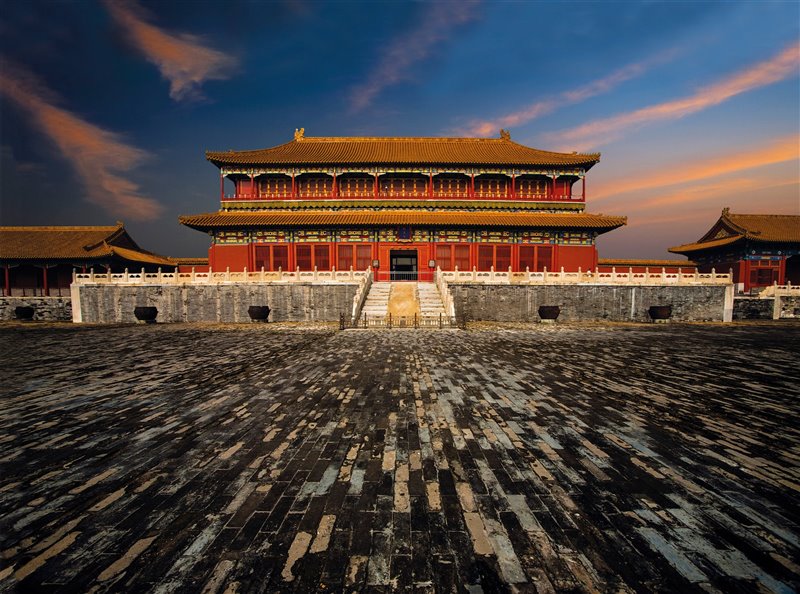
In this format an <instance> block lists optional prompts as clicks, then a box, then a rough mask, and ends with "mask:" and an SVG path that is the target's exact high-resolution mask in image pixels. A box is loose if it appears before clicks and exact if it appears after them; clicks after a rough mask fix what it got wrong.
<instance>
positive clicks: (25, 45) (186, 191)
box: [0, 0, 800, 258]
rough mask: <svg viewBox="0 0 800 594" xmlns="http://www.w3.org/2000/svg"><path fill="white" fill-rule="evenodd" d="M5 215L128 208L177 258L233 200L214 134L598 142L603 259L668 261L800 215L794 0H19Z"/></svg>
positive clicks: (8, 71) (594, 146)
mask: <svg viewBox="0 0 800 594" xmlns="http://www.w3.org/2000/svg"><path fill="white" fill-rule="evenodd" d="M0 18H2V21H0V60H1V61H0V67H1V69H0V222H2V224H4V225H20V224H31V225H38V224H41V225H44V224H49V225H78V224H109V223H113V222H114V221H116V220H123V221H124V222H125V223H126V226H127V227H128V229H129V230H130V231H131V234H132V235H133V237H134V238H135V239H137V241H139V242H140V244H141V245H142V246H143V247H145V248H147V249H150V250H153V251H156V252H159V253H163V254H166V255H173V256H199V255H204V254H205V251H206V249H207V247H208V237H207V236H205V235H203V234H201V233H198V232H196V231H192V230H190V229H186V228H183V227H182V226H180V225H179V224H178V222H177V217H178V216H179V215H181V214H193V213H199V212H209V211H215V210H217V209H218V207H219V189H218V187H219V181H218V172H217V169H216V168H215V167H214V166H213V165H211V164H210V163H208V162H206V161H205V158H204V151H205V150H206V149H209V150H224V149H229V148H233V149H252V148H263V147H267V146H274V145H276V144H281V143H283V142H286V141H288V140H290V139H291V138H292V133H293V131H294V129H295V128H299V127H304V128H305V130H306V135H308V136H354V135H370V136H384V135H385V136H442V135H444V136H461V135H470V136H473V135H478V136H492V137H497V136H498V131H499V129H500V128H501V127H502V128H508V129H510V131H511V136H512V139H513V140H515V141H517V142H521V143H523V144H527V145H529V146H535V147H537V148H542V149H547V150H564V151H572V150H579V151H600V152H601V153H602V158H601V162H600V163H599V164H598V165H597V166H595V167H594V168H593V169H592V171H591V172H590V174H589V176H588V178H587V195H588V198H587V210H588V211H589V212H603V213H606V214H621V215H627V216H628V221H629V224H628V226H627V227H626V228H624V229H620V230H617V231H614V232H612V233H609V234H607V235H605V236H603V237H602V238H601V239H600V240H599V249H600V256H601V257H629V258H663V257H668V255H667V252H666V248H667V247H669V246H672V245H678V244H681V243H686V242H689V241H693V240H695V239H697V238H698V237H700V235H702V234H703V233H704V232H705V231H706V230H707V229H708V228H709V227H710V226H711V224H712V223H713V222H714V221H715V220H716V218H717V217H718V215H719V213H720V211H721V210H722V208H723V207H725V206H729V207H730V208H731V210H732V211H733V212H768V213H787V214H800V186H799V184H800V156H799V155H798V145H799V144H800V81H799V80H798V74H799V73H800V45H799V44H800V3H798V2H795V1H793V2H726V3H722V2H618V3H614V2H569V3H566V2H457V3H456V2H309V1H303V0H294V1H285V2H279V1H275V2H258V1H255V2H237V1H231V2H226V3H219V2H203V1H195V2H145V1H144V0H139V1H138V2H134V1H132V0H131V1H127V2H119V1H111V0H109V1H106V2H102V1H90V0H85V1H71V2H59V1H48V2H36V1H33V2H27V3H6V4H5V5H4V8H3V14H2V17H0Z"/></svg>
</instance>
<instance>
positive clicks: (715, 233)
mask: <svg viewBox="0 0 800 594" xmlns="http://www.w3.org/2000/svg"><path fill="white" fill-rule="evenodd" d="M743 240H749V241H755V242H773V243H800V215H762V214H734V213H731V212H730V210H728V209H727V208H726V209H724V210H723V211H722V216H721V217H720V218H719V220H718V221H717V222H716V223H715V224H714V226H713V227H712V228H711V230H710V231H709V232H708V233H706V234H705V235H704V236H703V237H702V238H700V239H699V240H698V241H696V242H693V243H685V244H683V245H678V246H675V247H671V248H668V251H670V252H672V253H674V254H685V253H689V252H697V251H700V250H707V249H711V248H717V247H722V246H726V245H731V244H734V243H737V242H739V241H743Z"/></svg>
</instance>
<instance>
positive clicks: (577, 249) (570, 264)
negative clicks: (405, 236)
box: [189, 242, 597, 272]
mask: <svg viewBox="0 0 800 594" xmlns="http://www.w3.org/2000/svg"><path fill="white" fill-rule="evenodd" d="M330 245H331V246H332V247H333V246H335V245H336V244H330ZM450 245H454V244H450ZM479 245H506V246H507V245H511V265H512V267H513V268H512V269H513V270H515V271H517V270H519V245H518V244H477V243H473V244H469V246H470V260H471V263H472V266H477V265H478V246H479ZM434 246H435V244H431V243H427V242H420V243H410V242H409V243H400V242H397V243H380V244H378V245H375V246H374V247H373V255H372V258H373V259H377V260H379V261H380V270H382V271H384V270H385V271H388V270H389V262H390V252H391V251H392V250H416V252H417V262H418V264H417V266H418V269H419V270H420V271H426V270H428V261H429V260H431V259H434V258H435V250H434ZM293 247H294V245H293V244H290V245H289V270H294V269H295V267H296V265H297V264H296V259H295V254H294V249H293ZM552 247H553V263H552V266H548V270H550V271H551V272H557V271H559V270H561V268H562V267H563V268H564V270H565V271H569V272H575V271H577V270H578V268H580V269H581V270H584V271H585V270H594V269H595V268H596V267H597V249H596V248H595V246H593V245H554V246H552ZM208 258H209V264H210V266H211V268H212V269H213V270H214V271H217V272H223V271H225V269H226V268H230V270H231V271H232V272H233V271H237V272H238V271H241V270H243V269H244V268H245V267H247V269H248V270H255V264H254V262H255V245H253V244H249V245H220V244H215V245H212V246H211V247H210V248H209V250H208ZM331 265H332V266H335V265H336V251H335V250H331ZM189 268H191V267H189ZM196 270H199V269H198V268H196Z"/></svg>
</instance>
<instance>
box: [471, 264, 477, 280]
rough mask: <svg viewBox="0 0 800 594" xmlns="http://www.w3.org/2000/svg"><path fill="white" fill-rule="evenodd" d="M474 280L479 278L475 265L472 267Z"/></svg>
mask: <svg viewBox="0 0 800 594" xmlns="http://www.w3.org/2000/svg"><path fill="white" fill-rule="evenodd" d="M472 280H474V281H476V280H478V269H477V268H475V267H474V266H473V267H472Z"/></svg>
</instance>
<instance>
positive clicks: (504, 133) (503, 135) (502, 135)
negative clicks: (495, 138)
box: [500, 128, 511, 140]
mask: <svg viewBox="0 0 800 594" xmlns="http://www.w3.org/2000/svg"><path fill="white" fill-rule="evenodd" d="M500 138H501V139H502V140H511V132H509V131H508V130H506V129H505V128H500Z"/></svg>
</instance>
